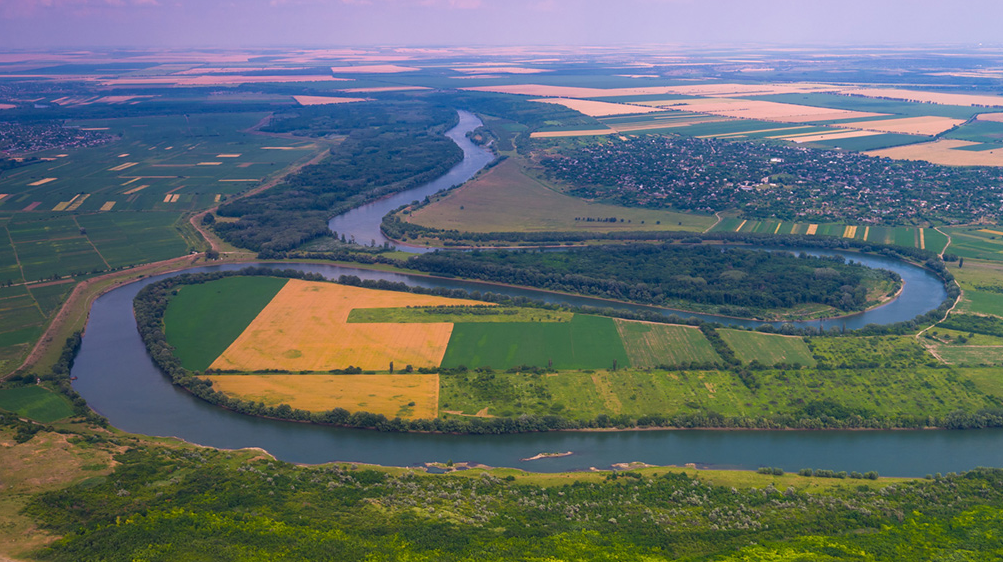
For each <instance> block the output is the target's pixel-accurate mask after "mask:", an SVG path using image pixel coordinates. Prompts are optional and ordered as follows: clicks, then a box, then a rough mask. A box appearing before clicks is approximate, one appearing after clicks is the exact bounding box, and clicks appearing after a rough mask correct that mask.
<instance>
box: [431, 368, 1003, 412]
mask: <svg viewBox="0 0 1003 562" xmlns="http://www.w3.org/2000/svg"><path fill="white" fill-rule="evenodd" d="M993 377H995V378H993ZM983 378H984V379H985V380H983V381H981V382H980V381H969V380H968V378H967V377H966V376H965V374H964V372H962V371H955V370H954V369H945V368H942V367H937V368H931V367H926V366H919V367H913V368H908V369H885V368H861V369H833V370H816V369H810V368H803V369H798V370H783V371H780V370H765V371H754V372H753V380H751V381H749V384H748V385H747V384H746V383H744V382H743V381H742V379H740V378H739V377H738V375H737V374H735V373H734V372H730V371H692V370H687V371H669V372H666V371H658V370H655V371H638V370H635V369H628V370H622V371H617V372H615V373H614V372H609V371H597V372H595V373H588V372H585V373H581V372H562V373H557V374H552V375H533V374H525V373H460V374H450V375H440V377H439V380H440V391H439V408H440V411H441V412H447V417H448V412H462V413H463V414H468V415H470V414H475V413H478V412H481V413H483V414H487V415H495V416H508V415H512V416H519V415H522V414H535V415H547V414H560V415H562V416H566V417H569V418H575V419H594V418H595V417H596V416H599V415H602V414H606V415H609V416H615V415H621V414H626V415H629V416H644V415H656V414H657V415H673V414H679V413H701V412H708V411H713V412H716V413H719V414H722V415H725V416H750V417H755V416H770V415H776V414H790V415H795V416H802V415H803V413H802V412H803V411H804V410H803V409H804V408H805V407H806V406H808V405H811V404H829V405H838V406H834V408H835V409H834V410H830V411H842V412H844V413H846V412H856V413H858V414H860V415H865V414H866V415H892V416H894V415H913V416H927V415H937V416H943V415H947V414H948V413H950V412H952V411H955V410H959V409H964V410H966V411H970V410H973V409H978V408H987V407H988V408H992V407H994V404H995V398H993V397H992V396H987V394H992V393H993V391H992V390H991V389H990V388H988V387H987V388H983V385H989V384H996V386H998V387H1003V383H1001V382H1000V381H999V380H997V379H999V378H1000V377H999V375H998V373H996V374H995V375H993V374H992V373H987V374H985V375H984V376H983ZM753 381H754V382H753ZM994 381H995V382H994ZM825 407H827V408H828V407H833V406H825ZM485 409H486V410H485Z"/></svg>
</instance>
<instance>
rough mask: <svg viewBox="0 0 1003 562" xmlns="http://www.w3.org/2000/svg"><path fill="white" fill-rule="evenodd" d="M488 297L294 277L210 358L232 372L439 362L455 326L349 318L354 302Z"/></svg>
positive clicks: (376, 304) (372, 304)
mask: <svg viewBox="0 0 1003 562" xmlns="http://www.w3.org/2000/svg"><path fill="white" fill-rule="evenodd" d="M470 304H488V303H483V302H479V301H471V300H462V299H447V298H443V297H434V296H427V295H415V294H411V293H397V292H393V291H377V290H373V289H364V288H361V287H349V286H346V285H337V284H334V283H316V282H310V281H301V280H298V279H291V280H290V281H289V282H288V283H287V284H286V285H285V287H283V288H282V290H281V291H279V293H278V294H277V295H275V298H273V299H272V301H271V302H270V303H268V306H266V307H265V308H264V310H262V311H261V313H260V314H258V316H257V318H255V319H254V321H253V322H251V324H250V325H249V326H248V327H247V329H246V330H244V332H243V333H242V334H241V335H240V336H239V337H237V339H236V340H235V341H234V342H233V344H231V345H230V347H228V348H227V350H226V351H224V352H223V354H222V355H220V356H219V357H218V358H217V359H216V360H215V361H214V362H213V363H212V365H211V368H213V369H217V370H227V371H247V372H253V371H264V370H278V371H330V370H332V369H344V368H346V367H349V366H354V367H360V368H362V369H365V370H377V371H386V370H388V369H389V366H390V362H391V361H393V362H394V366H395V368H396V369H398V370H399V369H403V368H404V367H405V366H407V365H412V366H413V367H415V368H418V367H438V366H439V363H440V362H441V361H442V356H443V354H444V353H445V352H446V345H448V344H449V336H450V335H451V334H452V331H453V325H452V324H447V323H436V324H348V322H347V321H348V314H349V313H350V312H351V311H352V309H354V308H400V307H406V306H436V305H470Z"/></svg>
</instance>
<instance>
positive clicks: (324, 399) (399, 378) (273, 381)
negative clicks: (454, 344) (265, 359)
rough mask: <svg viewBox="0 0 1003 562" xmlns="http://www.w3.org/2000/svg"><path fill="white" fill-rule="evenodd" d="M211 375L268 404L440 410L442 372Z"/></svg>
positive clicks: (227, 388) (426, 414) (224, 386)
mask: <svg viewBox="0 0 1003 562" xmlns="http://www.w3.org/2000/svg"><path fill="white" fill-rule="evenodd" d="M209 379H210V380H212V382H213V388H215V389H216V390H219V391H221V392H223V393H225V394H228V395H231V396H236V397H238V398H242V399H244V400H250V401H254V402H262V403H264V404H265V405H266V406H278V405H279V404H288V405H289V406H292V407H293V408H298V409H301V410H307V411H311V412H321V411H326V410H333V409H335V408H344V409H345V410H348V411H349V412H370V413H373V414H383V415H385V416H387V417H388V418H395V417H398V416H399V417H401V418H405V419H407V418H420V419H432V418H435V417H436V416H437V415H438V406H439V404H438V402H439V375H424V374H406V375H331V374H326V373H324V374H320V373H315V374H298V375H276V374H270V373H269V374H260V373H255V374H248V375H213V376H211V377H209Z"/></svg>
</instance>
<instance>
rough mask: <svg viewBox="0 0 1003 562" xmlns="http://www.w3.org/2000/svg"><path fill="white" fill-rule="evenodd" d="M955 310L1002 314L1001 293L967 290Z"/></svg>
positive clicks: (1002, 298)
mask: <svg viewBox="0 0 1003 562" xmlns="http://www.w3.org/2000/svg"><path fill="white" fill-rule="evenodd" d="M957 311H958V312H970V313H972V314H992V315H993V316H1003V295H1001V294H999V293H991V292H988V291H974V290H967V291H965V296H964V298H963V299H961V303H960V304H959V305H958V308H957Z"/></svg>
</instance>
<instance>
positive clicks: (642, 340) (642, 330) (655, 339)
mask: <svg viewBox="0 0 1003 562" xmlns="http://www.w3.org/2000/svg"><path fill="white" fill-rule="evenodd" d="M616 327H617V329H618V330H619V331H620V336H621V338H622V339H623V347H624V349H626V350H627V356H628V357H629V358H630V364H631V365H632V366H634V367H636V368H640V369H649V368H652V367H657V366H659V365H680V364H683V363H716V362H718V361H720V360H721V357H720V356H718V354H717V353H716V352H715V351H714V348H713V347H711V345H710V342H709V341H708V340H707V338H706V337H705V336H704V335H703V332H701V331H700V330H699V329H698V328H695V327H691V326H673V325H669V324H651V323H647V322H632V321H629V320H620V319H617V320H616Z"/></svg>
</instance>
